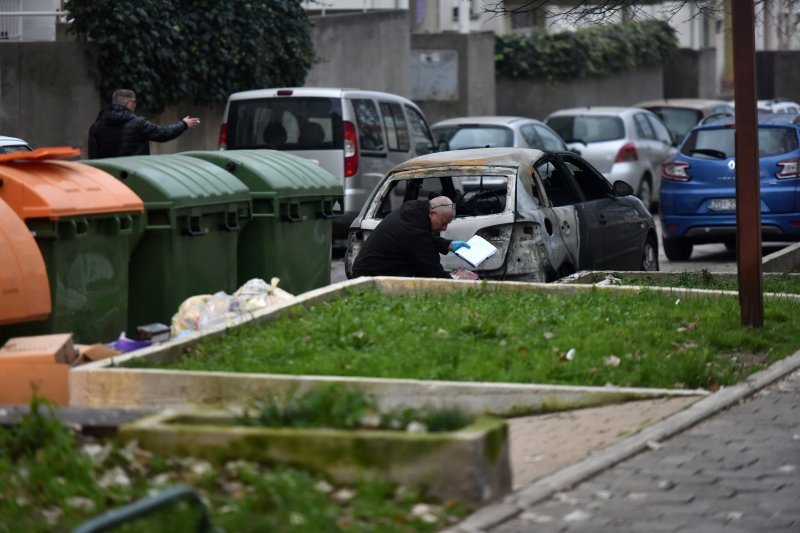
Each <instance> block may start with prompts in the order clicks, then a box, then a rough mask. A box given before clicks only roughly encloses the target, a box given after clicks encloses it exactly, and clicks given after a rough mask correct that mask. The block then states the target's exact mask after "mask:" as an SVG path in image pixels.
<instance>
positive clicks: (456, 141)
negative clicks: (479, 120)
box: [450, 126, 514, 150]
mask: <svg viewBox="0 0 800 533" xmlns="http://www.w3.org/2000/svg"><path fill="white" fill-rule="evenodd" d="M513 145H514V132H513V131H511V129H510V128H506V127H504V126H488V127H484V126H479V127H471V126H468V127H464V128H459V129H458V131H457V132H456V133H455V135H453V136H452V137H451V138H450V149H451V150H463V149H465V148H488V147H495V146H513Z"/></svg>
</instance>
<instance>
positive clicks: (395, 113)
mask: <svg viewBox="0 0 800 533" xmlns="http://www.w3.org/2000/svg"><path fill="white" fill-rule="evenodd" d="M381 114H382V115H383V125H384V126H385V127H386V143H387V144H388V146H389V150H392V151H395V152H408V150H409V148H410V146H409V145H408V127H407V126H406V117H405V116H404V115H403V108H402V107H400V104H393V103H389V102H381Z"/></svg>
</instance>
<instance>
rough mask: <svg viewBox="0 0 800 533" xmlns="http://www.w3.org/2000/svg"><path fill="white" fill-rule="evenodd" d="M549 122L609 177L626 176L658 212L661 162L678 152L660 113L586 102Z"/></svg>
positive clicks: (650, 206) (647, 203) (559, 113)
mask: <svg viewBox="0 0 800 533" xmlns="http://www.w3.org/2000/svg"><path fill="white" fill-rule="evenodd" d="M545 123H546V124H547V125H548V126H550V127H551V128H553V129H554V130H555V131H556V133H558V134H559V135H560V136H561V137H563V138H564V140H565V141H566V142H567V145H568V146H569V147H570V148H575V149H578V150H580V153H581V156H583V158H584V159H586V160H587V161H588V162H589V163H591V165H592V166H593V167H595V168H596V169H597V170H599V171H600V172H602V173H603V175H604V176H605V177H606V179H608V181H609V182H611V183H614V182H615V181H619V180H621V181H624V182H625V183H627V184H628V185H630V186H631V187H633V190H634V191H635V192H636V195H637V196H638V197H639V198H640V199H641V200H642V202H644V204H645V205H646V206H647V207H648V208H649V209H650V210H652V211H654V212H655V210H656V208H657V205H658V192H659V189H660V187H661V164H662V163H664V162H665V161H666V160H668V159H669V158H670V157H672V156H673V155H674V154H675V151H676V150H675V147H674V146H673V144H672V142H673V140H672V136H671V135H670V132H669V130H668V129H667V128H666V126H664V124H663V123H662V122H661V120H659V118H658V117H657V116H656V115H655V114H653V113H652V112H650V111H647V110H646V109H641V108H638V107H580V108H572V109H562V110H559V111H555V112H554V113H551V114H550V115H549V116H548V117H547V118H546V119H545Z"/></svg>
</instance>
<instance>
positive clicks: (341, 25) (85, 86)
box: [0, 10, 411, 155]
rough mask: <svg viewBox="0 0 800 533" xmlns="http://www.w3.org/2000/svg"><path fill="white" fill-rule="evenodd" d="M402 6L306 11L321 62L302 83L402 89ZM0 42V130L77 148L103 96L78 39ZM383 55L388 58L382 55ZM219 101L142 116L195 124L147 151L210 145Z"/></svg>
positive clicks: (406, 87)
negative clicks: (316, 13) (196, 119)
mask: <svg viewBox="0 0 800 533" xmlns="http://www.w3.org/2000/svg"><path fill="white" fill-rule="evenodd" d="M407 17H408V12H407V11H402V10H399V11H383V12H378V13H369V14H363V13H360V14H351V15H332V16H325V17H321V16H318V17H312V21H313V22H314V24H315V27H314V29H313V30H312V41H313V43H314V46H315V48H316V50H317V54H318V55H319V56H320V58H321V60H322V62H321V63H320V64H318V65H315V66H314V67H312V69H311V70H310V72H309V74H308V76H307V79H306V85H309V86H331V87H335V86H349V87H361V88H363V89H372V90H383V91H388V92H393V93H397V94H401V95H403V96H409V95H410V94H411V84H410V81H409V76H408V65H409V54H410V49H411V44H410V41H411V36H410V33H409V30H408V25H409V23H408V18H407ZM63 30H64V29H63V28H61V29H60V31H59V33H60V36H59V39H61V40H59V41H56V42H10V41H9V42H0V135H11V136H14V137H20V138H23V139H25V140H26V141H28V142H29V143H31V144H32V145H33V146H34V147H41V146H73V147H75V148H80V149H81V152H82V153H83V154H84V155H85V154H86V153H87V149H88V132H89V127H90V126H91V125H92V122H94V119H95V117H96V116H97V113H98V111H99V110H100V108H101V107H102V105H103V104H104V103H105V102H101V100H100V96H99V94H98V92H97V90H96V89H95V83H94V80H93V78H92V74H91V71H92V69H93V65H92V64H91V63H90V62H89V61H88V60H87V59H86V54H85V52H86V46H89V45H87V44H86V43H77V42H74V41H73V40H72V37H64V32H63ZM386 58H391V60H387V59H386ZM224 109H225V105H224V104H217V105H210V106H196V105H191V104H182V105H178V106H175V107H174V108H170V109H167V110H166V111H164V112H163V113H161V114H160V115H158V116H148V117H147V118H148V119H150V120H152V121H153V122H156V123H159V124H168V123H170V122H174V121H176V120H180V119H181V118H183V117H185V116H187V115H190V116H196V117H200V119H201V124H200V126H199V127H197V128H194V129H191V130H188V131H187V132H185V133H184V134H183V135H181V136H180V137H178V138H177V139H176V140H174V141H170V142H168V143H151V151H152V153H154V154H158V153H175V152H181V151H185V150H213V149H216V147H217V137H218V135H219V127H220V125H221V123H222V113H223V111H224Z"/></svg>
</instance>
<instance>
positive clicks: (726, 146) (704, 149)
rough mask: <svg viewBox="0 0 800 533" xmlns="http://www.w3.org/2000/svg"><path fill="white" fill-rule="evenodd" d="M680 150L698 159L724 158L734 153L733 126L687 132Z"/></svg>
mask: <svg viewBox="0 0 800 533" xmlns="http://www.w3.org/2000/svg"><path fill="white" fill-rule="evenodd" d="M682 152H683V153H684V154H687V155H689V156H691V157H697V158H700V159H726V158H728V157H733V156H734V154H735V153H736V146H735V131H734V129H733V128H719V129H710V130H696V131H694V132H692V133H690V134H689V137H688V138H687V139H686V143H685V144H684V145H683V149H682Z"/></svg>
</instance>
